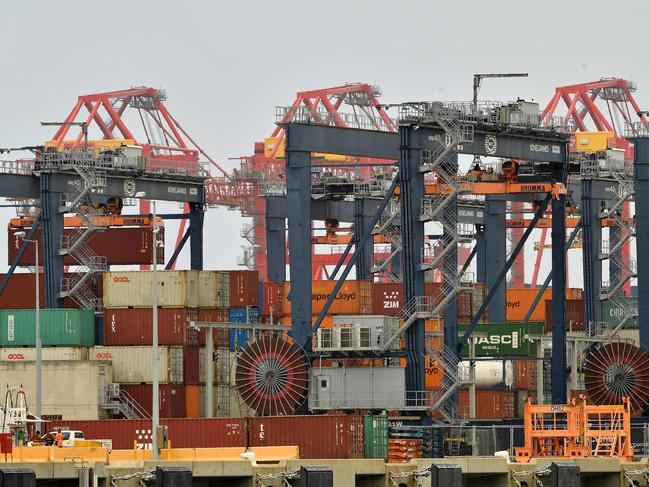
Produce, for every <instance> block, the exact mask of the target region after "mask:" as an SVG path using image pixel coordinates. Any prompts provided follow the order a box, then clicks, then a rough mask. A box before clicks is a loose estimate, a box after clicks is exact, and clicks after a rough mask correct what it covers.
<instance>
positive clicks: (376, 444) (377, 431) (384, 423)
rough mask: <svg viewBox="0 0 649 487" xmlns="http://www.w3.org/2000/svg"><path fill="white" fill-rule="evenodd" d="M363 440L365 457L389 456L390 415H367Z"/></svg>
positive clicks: (384, 457)
mask: <svg viewBox="0 0 649 487" xmlns="http://www.w3.org/2000/svg"><path fill="white" fill-rule="evenodd" d="M363 440H364V443H365V458H383V459H386V458H388V417H387V416H382V415H376V416H365V418H364V423H363Z"/></svg>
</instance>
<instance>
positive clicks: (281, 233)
mask: <svg viewBox="0 0 649 487" xmlns="http://www.w3.org/2000/svg"><path fill="white" fill-rule="evenodd" d="M282 199H283V198H282ZM279 204H280V202H279V198H276V197H273V196H269V197H267V198H266V260H267V262H268V280H269V281H271V282H281V281H285V280H286V218H285V217H284V214H283V210H282V211H280V210H279V208H277V206H278V205H279Z"/></svg>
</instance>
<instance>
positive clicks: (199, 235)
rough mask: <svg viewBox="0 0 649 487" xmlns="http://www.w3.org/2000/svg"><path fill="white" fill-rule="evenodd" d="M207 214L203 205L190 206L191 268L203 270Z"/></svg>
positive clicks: (192, 204)
mask: <svg viewBox="0 0 649 487" xmlns="http://www.w3.org/2000/svg"><path fill="white" fill-rule="evenodd" d="M204 218H205V212H204V211H203V205H202V204H201V203H190V204H189V260H190V268H191V269H192V270H195V271H202V270H203V221H204Z"/></svg>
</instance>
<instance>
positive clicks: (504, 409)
mask: <svg viewBox="0 0 649 487" xmlns="http://www.w3.org/2000/svg"><path fill="white" fill-rule="evenodd" d="M457 405H458V406H457V407H458V413H459V415H460V417H466V418H468V417H469V391H468V390H466V389H462V390H461V391H460V392H459V393H458V395H457ZM515 414H516V392H514V391H508V390H492V389H486V390H478V391H476V392H475V415H476V419H508V418H514V417H515Z"/></svg>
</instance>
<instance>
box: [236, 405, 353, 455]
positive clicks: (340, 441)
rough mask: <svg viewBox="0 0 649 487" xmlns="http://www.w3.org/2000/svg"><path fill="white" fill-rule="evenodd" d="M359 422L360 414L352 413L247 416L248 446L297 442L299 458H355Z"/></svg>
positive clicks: (281, 444)
mask: <svg viewBox="0 0 649 487" xmlns="http://www.w3.org/2000/svg"><path fill="white" fill-rule="evenodd" d="M362 424H363V418H362V416H355V415H322V416H268V417H259V418H249V423H248V425H249V435H250V436H249V437H250V446H289V445H297V446H298V447H299V449H300V458H358V457H362V456H363V452H362V449H363V447H362V445H363V427H362Z"/></svg>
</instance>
